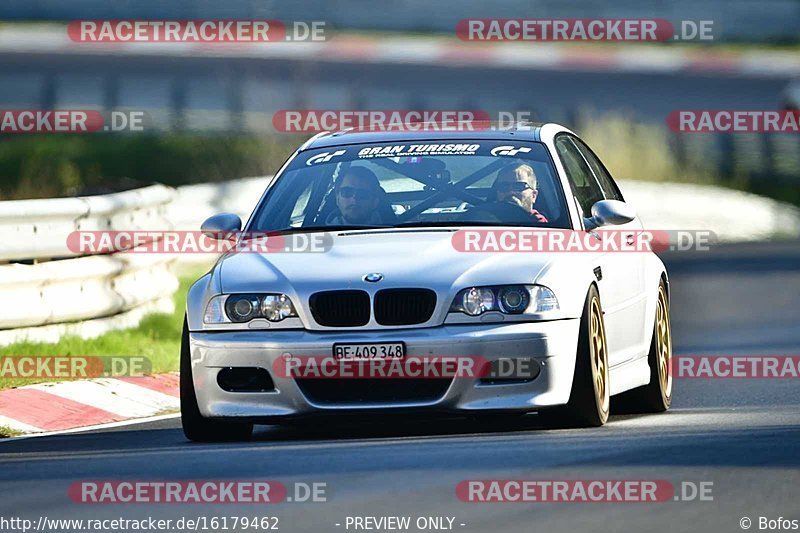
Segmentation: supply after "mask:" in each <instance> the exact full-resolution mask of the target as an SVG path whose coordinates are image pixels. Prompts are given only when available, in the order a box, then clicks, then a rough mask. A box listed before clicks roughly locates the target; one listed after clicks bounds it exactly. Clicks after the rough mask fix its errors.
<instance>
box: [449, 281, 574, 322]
mask: <svg viewBox="0 0 800 533" xmlns="http://www.w3.org/2000/svg"><path fill="white" fill-rule="evenodd" d="M558 309H559V307H558V299H557V298H556V295H555V294H554V293H553V291H551V290H550V289H548V288H547V287H543V286H541V285H499V286H493V287H470V288H468V289H464V290H462V291H459V293H458V294H457V295H456V297H455V300H453V304H452V305H451V306H450V312H451V313H465V314H467V315H470V316H478V315H481V314H483V313H486V312H487V311H499V312H501V313H503V314H505V315H521V314H523V313H528V314H536V313H544V312H546V311H557V310H558Z"/></svg>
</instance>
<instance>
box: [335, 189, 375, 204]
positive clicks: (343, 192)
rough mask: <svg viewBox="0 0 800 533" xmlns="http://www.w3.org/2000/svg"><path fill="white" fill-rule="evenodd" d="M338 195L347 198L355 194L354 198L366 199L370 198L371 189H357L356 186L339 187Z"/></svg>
mask: <svg viewBox="0 0 800 533" xmlns="http://www.w3.org/2000/svg"><path fill="white" fill-rule="evenodd" d="M339 195H340V196H341V197H342V198H347V199H350V198H353V197H354V196H355V198H356V200H362V201H366V200H370V199H371V198H372V191H371V190H369V189H359V188H357V187H341V188H340V189H339Z"/></svg>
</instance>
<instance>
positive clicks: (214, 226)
mask: <svg viewBox="0 0 800 533" xmlns="http://www.w3.org/2000/svg"><path fill="white" fill-rule="evenodd" d="M241 229H242V219H241V218H239V215H234V214H233V213H220V214H219V215H214V216H213V217H211V218H209V219H207V220H206V221H205V222H203V225H202V226H200V231H201V232H203V235H205V236H206V237H210V238H212V239H217V240H219V239H226V238H230V234H231V233H237V232H239V231H241Z"/></svg>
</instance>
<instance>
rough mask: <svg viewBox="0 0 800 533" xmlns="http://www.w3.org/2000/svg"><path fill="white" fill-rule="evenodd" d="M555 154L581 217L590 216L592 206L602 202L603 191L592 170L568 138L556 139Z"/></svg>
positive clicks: (563, 136)
mask: <svg viewBox="0 0 800 533" xmlns="http://www.w3.org/2000/svg"><path fill="white" fill-rule="evenodd" d="M556 152H557V153H558V157H559V158H560V159H561V162H562V163H563V164H564V168H565V169H566V172H567V179H568V180H569V183H570V186H571V187H572V192H573V194H574V195H575V197H576V198H577V199H578V204H579V205H580V206H581V210H582V211H583V216H584V217H586V218H589V217H591V216H592V206H593V205H594V204H595V203H597V202H599V201H600V200H604V199H605V197H604V195H603V190H602V189H601V188H600V185H599V184H598V183H597V180H596V179H595V178H594V174H593V173H592V170H591V169H590V168H589V165H588V164H587V163H586V160H585V159H584V158H583V156H582V155H581V153H580V152H579V151H578V149H577V148H576V147H575V145H574V144H573V142H572V141H571V140H570V139H569V137H567V136H565V135H561V136H559V137H557V138H556Z"/></svg>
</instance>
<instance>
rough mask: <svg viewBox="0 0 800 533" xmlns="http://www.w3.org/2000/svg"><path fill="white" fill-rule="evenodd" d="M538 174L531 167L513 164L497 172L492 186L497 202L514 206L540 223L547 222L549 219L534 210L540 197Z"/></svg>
mask: <svg viewBox="0 0 800 533" xmlns="http://www.w3.org/2000/svg"><path fill="white" fill-rule="evenodd" d="M537 187H538V182H537V179H536V174H535V173H534V172H533V168H531V167H530V165H524V164H523V165H517V164H511V165H507V166H505V167H503V168H501V169H500V170H499V171H498V172H497V179H496V180H495V182H494V185H493V186H492V189H493V190H494V193H495V201H496V202H505V203H510V204H514V205H516V206H519V207H521V208H522V209H524V210H525V212H526V213H530V215H531V216H533V217H535V218H536V219H537V220H538V221H539V222H547V217H545V216H544V215H543V214H542V213H540V212H539V211H537V210H536V209H534V208H533V204H534V203H535V202H536V197H537V196H538V195H539V190H538V188H537Z"/></svg>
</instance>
